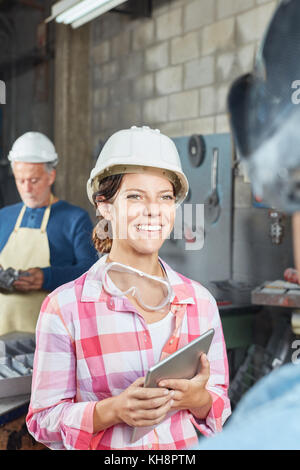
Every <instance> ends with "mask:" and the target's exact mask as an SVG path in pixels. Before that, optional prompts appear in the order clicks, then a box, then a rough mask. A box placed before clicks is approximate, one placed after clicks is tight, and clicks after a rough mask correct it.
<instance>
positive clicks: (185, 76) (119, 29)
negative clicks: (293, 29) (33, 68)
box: [90, 0, 278, 147]
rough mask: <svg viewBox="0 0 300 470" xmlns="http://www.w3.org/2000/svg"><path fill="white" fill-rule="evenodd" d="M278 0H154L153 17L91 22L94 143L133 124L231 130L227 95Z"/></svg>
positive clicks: (184, 130) (185, 130)
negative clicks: (227, 111)
mask: <svg viewBox="0 0 300 470" xmlns="http://www.w3.org/2000/svg"><path fill="white" fill-rule="evenodd" d="M277 3H278V0H153V14H152V17H151V18H143V19H135V20H132V19H131V18H130V17H127V16H126V15H121V14H118V13H111V12H110V13H107V14H105V15H103V16H102V17H100V18H98V19H96V20H94V21H93V22H92V23H91V38H90V71H91V74H90V75H91V95H90V100H91V102H90V109H91V113H92V129H91V133H92V138H93V145H94V147H96V146H97V143H98V141H99V139H101V140H104V139H106V138H107V137H108V136H109V135H111V134H112V133H113V132H114V131H116V130H118V129H120V128H124V127H128V126H131V125H141V124H147V125H150V126H152V127H158V128H160V129H161V131H163V132H165V133H166V134H168V135H169V136H171V137H176V136H184V135H190V134H192V133H195V132H197V133H203V134H211V133H222V132H228V131H229V124H228V118H227V114H226V96H227V92H228V88H229V86H230V84H231V83H232V81H233V80H234V79H235V78H236V77H238V76H239V75H241V74H243V73H246V72H248V71H250V70H251V69H252V67H253V62H254V57H255V53H256V50H257V47H258V44H259V42H260V40H261V38H262V35H263V32H264V30H265V28H266V25H267V24H268V21H269V19H270V18H271V16H272V13H273V12H274V9H275V7H276V5H277Z"/></svg>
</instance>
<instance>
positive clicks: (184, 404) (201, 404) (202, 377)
mask: <svg viewBox="0 0 300 470" xmlns="http://www.w3.org/2000/svg"><path fill="white" fill-rule="evenodd" d="M200 362H201V372H200V373H199V374H197V375H196V376H195V377H193V378H192V379H190V380H186V379H168V380H166V379H164V380H161V381H160V382H159V384H158V385H159V387H165V388H168V389H171V390H174V395H173V397H172V398H173V405H172V408H171V410H190V411H191V412H192V413H193V414H194V415H195V416H196V417H197V418H205V417H206V416H207V414H208V412H209V410H210V408H211V405H212V398H211V395H210V394H209V392H208V391H207V390H206V388H205V387H206V384H207V381H208V379H209V375H210V367H209V361H208V359H207V357H206V355H205V354H202V355H201V358H200Z"/></svg>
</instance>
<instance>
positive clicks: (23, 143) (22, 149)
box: [8, 132, 58, 166]
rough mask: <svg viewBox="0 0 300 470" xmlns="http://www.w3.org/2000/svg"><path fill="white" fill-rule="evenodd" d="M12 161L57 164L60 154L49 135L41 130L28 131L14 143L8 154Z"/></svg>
mask: <svg viewBox="0 0 300 470" xmlns="http://www.w3.org/2000/svg"><path fill="white" fill-rule="evenodd" d="M8 160H9V161H11V162H24V163H51V164H52V165H53V166H55V165H56V164H57V162H58V155H57V153H56V151H55V147H54V145H53V143H52V142H51V140H50V139H48V137H46V136H45V135H44V134H42V133H41V132H26V133H25V134H23V135H21V137H19V138H18V139H17V140H16V141H15V142H14V144H13V146H12V148H11V151H10V152H9V154H8Z"/></svg>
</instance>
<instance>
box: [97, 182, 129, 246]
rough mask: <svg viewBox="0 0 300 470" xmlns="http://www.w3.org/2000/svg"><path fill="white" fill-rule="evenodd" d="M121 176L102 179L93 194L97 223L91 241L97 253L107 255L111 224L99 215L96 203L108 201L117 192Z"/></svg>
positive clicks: (109, 244) (110, 239) (110, 237)
mask: <svg viewBox="0 0 300 470" xmlns="http://www.w3.org/2000/svg"><path fill="white" fill-rule="evenodd" d="M123 176H124V175H123V174H122V175H112V176H107V177H106V178H103V180H101V181H100V183H99V189H98V191H96V192H95V193H94V194H93V201H94V204H95V207H96V209H97V218H98V223H97V225H96V227H95V228H94V230H93V234H92V240H93V243H94V246H95V248H96V250H97V251H98V252H99V253H109V252H110V250H111V247H112V228H111V223H110V222H109V221H108V220H105V218H104V217H103V216H102V215H101V214H100V213H99V210H98V208H97V203H98V202H100V201H110V200H111V199H112V198H113V197H114V195H115V194H116V192H117V191H118V189H119V187H120V185H121V182H122V179H123Z"/></svg>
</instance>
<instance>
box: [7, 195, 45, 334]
mask: <svg viewBox="0 0 300 470" xmlns="http://www.w3.org/2000/svg"><path fill="white" fill-rule="evenodd" d="M52 200H53V198H52V195H51V199H50V204H49V206H48V207H47V208H46V210H45V213H44V216H43V220H42V224H41V227H40V228H26V227H20V225H21V223H22V219H23V216H24V213H25V210H26V206H25V205H24V206H23V207H22V209H21V211H20V214H19V216H18V219H17V222H16V225H15V228H14V230H13V232H12V233H11V235H10V237H9V239H8V241H7V243H6V245H5V246H4V248H3V250H2V252H1V253H0V265H1V266H2V267H3V268H4V269H7V268H9V267H12V268H14V269H22V270H24V271H26V270H28V269H30V268H37V267H39V268H46V267H48V266H50V249H49V242H48V236H47V231H46V228H47V224H48V220H49V216H50V209H51V203H52ZM47 294H48V292H46V291H42V290H40V291H30V292H20V291H14V292H12V293H9V292H8V293H0V335H4V334H6V333H10V332H12V331H26V332H30V333H34V332H35V327H36V322H37V319H38V316H39V313H40V308H41V305H42V302H43V300H44V298H45V297H46V296H47Z"/></svg>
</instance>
